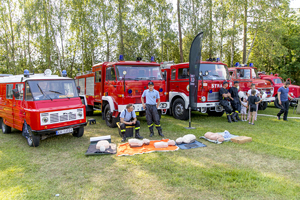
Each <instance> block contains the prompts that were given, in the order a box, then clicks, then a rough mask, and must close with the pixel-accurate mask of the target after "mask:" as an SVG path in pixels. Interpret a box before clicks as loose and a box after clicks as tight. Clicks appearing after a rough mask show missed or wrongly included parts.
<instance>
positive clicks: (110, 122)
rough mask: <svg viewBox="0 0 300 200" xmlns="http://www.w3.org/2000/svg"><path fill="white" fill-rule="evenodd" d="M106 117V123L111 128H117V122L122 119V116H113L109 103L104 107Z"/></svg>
mask: <svg viewBox="0 0 300 200" xmlns="http://www.w3.org/2000/svg"><path fill="white" fill-rule="evenodd" d="M104 119H105V122H106V125H107V126H108V127H110V128H116V127H117V122H118V121H120V117H119V116H118V117H115V118H114V117H112V114H111V112H110V107H109V104H107V105H106V106H105V108H104Z"/></svg>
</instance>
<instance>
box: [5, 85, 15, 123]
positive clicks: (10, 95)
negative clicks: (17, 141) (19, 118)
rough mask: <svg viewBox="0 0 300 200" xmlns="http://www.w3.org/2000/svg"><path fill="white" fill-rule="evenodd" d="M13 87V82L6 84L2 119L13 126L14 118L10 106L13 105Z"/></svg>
mask: <svg viewBox="0 0 300 200" xmlns="http://www.w3.org/2000/svg"><path fill="white" fill-rule="evenodd" d="M13 87H14V84H13V83H12V84H6V99H5V102H4V109H3V112H4V119H3V120H5V124H6V125H8V126H10V127H13V124H14V118H13V111H12V107H13V92H12V90H13Z"/></svg>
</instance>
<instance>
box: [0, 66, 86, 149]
mask: <svg viewBox="0 0 300 200" xmlns="http://www.w3.org/2000/svg"><path fill="white" fill-rule="evenodd" d="M51 73H52V72H51V70H49V69H47V70H46V71H45V73H44V74H31V75H30V74H29V71H28V70H25V71H24V75H16V76H7V77H2V78H0V119H1V128H2V132H3V133H10V132H11V128H15V129H17V130H20V131H22V135H23V136H25V137H26V139H27V142H28V145H29V146H34V147H37V146H39V142H40V139H41V137H42V138H45V137H48V136H52V135H61V134H65V133H72V134H73V136H75V137H81V136H82V135H83V133H84V126H85V125H86V118H85V106H84V105H83V104H82V103H81V100H80V98H79V96H78V93H77V89H76V86H75V81H74V80H73V79H71V78H67V77H59V76H57V75H51ZM65 76H66V72H65Z"/></svg>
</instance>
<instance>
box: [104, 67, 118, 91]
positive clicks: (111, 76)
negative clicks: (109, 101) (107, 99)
mask: <svg viewBox="0 0 300 200" xmlns="http://www.w3.org/2000/svg"><path fill="white" fill-rule="evenodd" d="M105 92H106V93H107V95H108V96H116V95H117V94H116V73H115V69H114V67H112V66H111V67H108V68H106V78H105Z"/></svg>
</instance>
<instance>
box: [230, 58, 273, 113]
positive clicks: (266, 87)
mask: <svg viewBox="0 0 300 200" xmlns="http://www.w3.org/2000/svg"><path fill="white" fill-rule="evenodd" d="M228 70H229V73H230V77H231V80H232V81H239V82H240V91H243V92H245V95H246V94H247V92H248V90H250V88H251V84H255V88H256V89H257V90H258V91H259V92H260V93H261V94H263V93H266V94H267V97H266V98H264V99H263V101H262V102H261V103H260V104H259V109H260V110H265V109H266V108H267V106H268V103H269V102H271V101H274V100H275V98H274V97H273V94H274V88H273V86H272V85H271V83H270V82H268V81H265V80H262V79H260V78H259V76H258V74H257V68H256V67H253V63H250V65H249V67H248V66H246V65H245V66H241V65H240V64H239V63H236V64H235V67H232V68H229V69H228Z"/></svg>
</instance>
